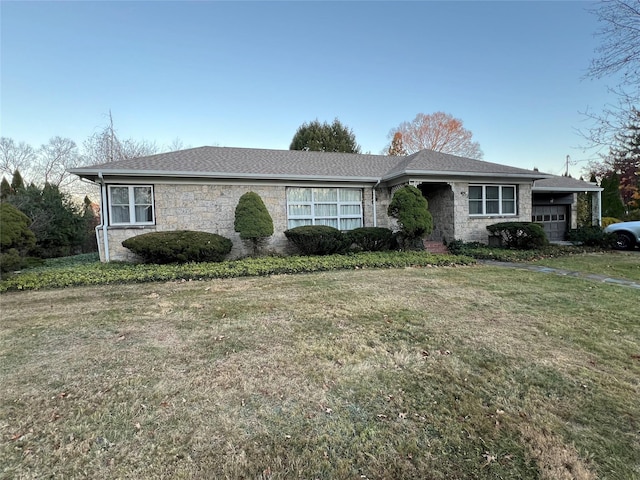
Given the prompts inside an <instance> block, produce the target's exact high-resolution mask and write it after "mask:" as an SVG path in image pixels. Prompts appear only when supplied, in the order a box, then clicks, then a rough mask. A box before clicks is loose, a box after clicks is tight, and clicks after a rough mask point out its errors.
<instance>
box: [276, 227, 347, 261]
mask: <svg viewBox="0 0 640 480" xmlns="http://www.w3.org/2000/svg"><path fill="white" fill-rule="evenodd" d="M284 234H285V236H286V237H287V239H288V240H289V241H290V242H291V243H293V244H294V245H295V246H296V247H297V248H298V250H299V251H300V253H302V255H330V254H332V253H340V252H343V251H345V250H346V249H347V248H348V246H349V239H348V238H347V237H346V235H344V234H343V233H342V232H341V231H340V230H338V229H337V228H334V227H330V226H328V225H304V226H301V227H295V228H291V229H289V230H285V232H284Z"/></svg>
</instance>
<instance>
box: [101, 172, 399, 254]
mask: <svg viewBox="0 0 640 480" xmlns="http://www.w3.org/2000/svg"><path fill="white" fill-rule="evenodd" d="M336 186H338V187H339V185H336ZM345 187H349V186H348V185H345ZM351 188H353V187H351ZM286 189H287V187H286V186H285V185H280V186H278V185H231V184H190V183H180V184H168V183H155V184H154V201H155V216H156V224H155V225H149V226H136V227H113V226H110V227H108V232H109V257H110V259H111V260H121V261H136V260H139V258H138V257H137V256H136V255H135V254H134V253H132V252H131V251H130V250H128V249H127V248H125V247H123V246H122V242H123V241H124V240H126V239H127V238H130V237H133V236H136V235H142V234H143V233H149V232H162V231H168V230H198V231H204V232H210V233H217V234H218V235H222V236H224V237H227V238H229V239H231V241H232V242H233V249H232V250H231V253H230V254H229V258H238V257H242V256H245V255H248V254H249V253H250V249H249V248H245V245H244V243H243V242H242V240H241V239H240V236H239V235H238V234H237V233H236V232H235V231H234V229H233V224H234V220H235V209H236V206H237V205H238V201H239V199H240V197H241V196H242V195H243V194H244V193H246V192H249V191H252V192H255V193H257V194H258V195H260V197H261V198H262V201H263V202H264V204H265V206H266V207H267V210H268V211H269V214H270V215H271V218H272V219H273V229H274V233H273V235H272V236H271V237H270V238H269V239H268V242H267V244H266V245H265V246H264V249H265V250H266V251H272V252H279V253H295V250H294V248H293V247H292V245H291V244H290V243H289V242H288V240H287V238H286V237H285V235H284V233H283V232H284V231H285V230H287V228H288V227H287V198H286ZM376 194H377V195H378V196H379V194H380V192H379V191H376ZM372 196H373V193H372V188H371V187H367V188H364V192H363V216H364V219H363V220H364V225H365V226H372V225H373V205H372ZM383 198H384V194H383ZM387 205H388V202H387ZM386 208H387V207H386V206H385V207H384V209H383V211H382V212H381V211H380V208H378V210H377V212H376V213H377V217H378V219H379V220H380V219H382V218H386ZM387 223H388V222H385V224H384V225H381V226H387ZM98 242H99V249H100V258H101V260H102V261H105V256H104V253H103V252H102V250H103V248H104V242H103V238H102V230H99V233H98Z"/></svg>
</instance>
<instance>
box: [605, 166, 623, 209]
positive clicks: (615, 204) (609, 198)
mask: <svg viewBox="0 0 640 480" xmlns="http://www.w3.org/2000/svg"><path fill="white" fill-rule="evenodd" d="M600 186H601V187H602V188H603V191H602V216H603V217H613V218H618V219H621V218H622V217H623V216H624V205H623V204H622V197H621V196H620V177H618V174H617V173H615V172H613V173H611V174H610V175H609V176H608V177H604V178H603V179H602V182H600Z"/></svg>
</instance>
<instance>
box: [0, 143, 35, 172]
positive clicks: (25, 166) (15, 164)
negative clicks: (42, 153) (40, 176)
mask: <svg viewBox="0 0 640 480" xmlns="http://www.w3.org/2000/svg"><path fill="white" fill-rule="evenodd" d="M35 159H36V151H35V150H34V149H33V147H32V146H31V145H28V144H26V143H24V142H20V143H16V142H15V141H14V140H13V139H12V138H8V137H1V138H0V174H6V176H7V177H8V178H9V179H11V178H12V177H13V174H14V173H15V172H16V170H18V171H19V172H20V174H21V175H22V176H23V177H24V176H25V174H27V175H29V174H30V171H31V169H32V167H33V164H34V162H35Z"/></svg>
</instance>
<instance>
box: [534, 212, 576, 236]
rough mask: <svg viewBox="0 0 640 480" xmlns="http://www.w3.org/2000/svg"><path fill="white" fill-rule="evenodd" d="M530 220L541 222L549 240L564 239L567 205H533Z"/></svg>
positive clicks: (566, 223)
mask: <svg viewBox="0 0 640 480" xmlns="http://www.w3.org/2000/svg"><path fill="white" fill-rule="evenodd" d="M531 220H532V221H534V222H536V223H540V224H542V226H543V228H544V231H545V233H546V234H547V238H548V239H549V241H550V242H555V241H562V240H566V235H567V225H568V223H569V215H567V205H544V206H543V205H537V206H536V205H534V206H533V216H532V218H531Z"/></svg>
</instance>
